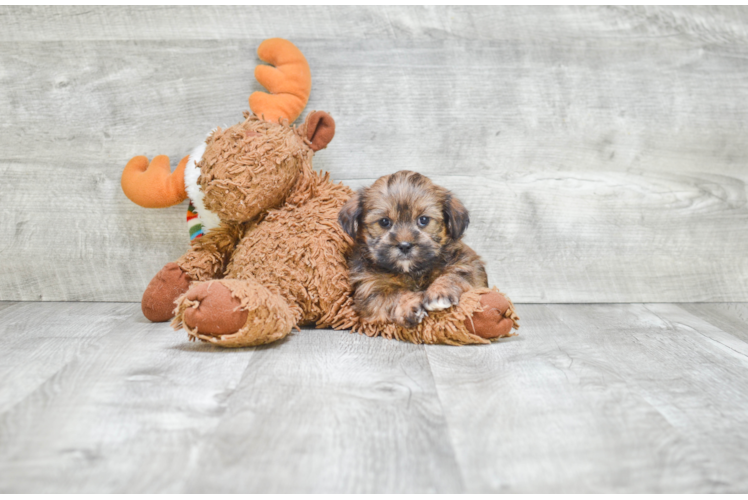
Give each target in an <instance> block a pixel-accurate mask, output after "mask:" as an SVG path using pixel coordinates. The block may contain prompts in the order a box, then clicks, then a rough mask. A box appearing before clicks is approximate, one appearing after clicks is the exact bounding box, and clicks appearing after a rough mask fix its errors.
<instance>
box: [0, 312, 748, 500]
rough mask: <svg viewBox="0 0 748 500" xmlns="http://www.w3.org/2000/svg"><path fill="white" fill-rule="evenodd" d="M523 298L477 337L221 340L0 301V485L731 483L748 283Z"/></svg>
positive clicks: (397, 488)
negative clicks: (513, 316) (621, 299)
mask: <svg viewBox="0 0 748 500" xmlns="http://www.w3.org/2000/svg"><path fill="white" fill-rule="evenodd" d="M519 311H520V313H521V316H522V320H523V328H522V330H521V336H519V337H516V338H512V339H508V340H505V341H502V342H499V343H496V344H493V345H490V346H475V347H463V348H454V347H445V346H416V345H410V344H405V343H400V342H396V341H387V340H382V339H378V338H376V339H370V338H366V337H363V336H359V335H353V334H350V333H347V332H334V331H327V330H303V331H302V332H300V333H295V334H293V335H291V336H290V337H288V338H287V339H285V340H284V341H281V342H278V343H276V344H273V345H270V346H265V347H261V348H249V349H238V350H223V349H218V348H215V347H211V346H208V345H204V344H196V343H189V342H187V341H186V336H185V334H184V332H178V333H175V332H173V331H172V330H171V329H170V328H169V327H168V326H167V325H165V324H150V323H148V322H147V321H146V320H145V319H144V318H143V317H142V315H141V313H140V308H139V305H138V304H132V303H30V302H23V303H21V302H19V303H9V302H5V303H0V381H1V382H0V492H3V493H6V492H214V491H219V492H460V491H465V492H746V491H748V474H747V473H746V471H748V343H747V341H748V304H744V303H730V304H724V303H722V304H681V305H675V304H619V305H558V304H556V305H542V304H536V305H520V306H519Z"/></svg>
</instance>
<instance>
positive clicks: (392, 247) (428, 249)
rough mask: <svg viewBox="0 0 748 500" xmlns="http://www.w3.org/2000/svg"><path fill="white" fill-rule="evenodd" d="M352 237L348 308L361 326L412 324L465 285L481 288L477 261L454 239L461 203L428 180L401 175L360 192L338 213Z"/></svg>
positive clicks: (483, 280)
mask: <svg viewBox="0 0 748 500" xmlns="http://www.w3.org/2000/svg"><path fill="white" fill-rule="evenodd" d="M338 221H339V222H340V225H341V226H343V229H344V230H345V231H346V232H347V233H348V234H349V235H350V236H351V237H352V238H353V239H354V240H355V245H354V248H353V253H352V255H351V257H350V259H349V268H350V273H351V284H352V286H353V289H354V308H355V309H356V311H357V312H358V313H359V314H360V315H361V317H362V318H364V319H365V320H367V321H372V322H379V321H393V322H395V323H397V324H399V325H402V326H407V327H413V326H416V325H417V324H418V323H420V322H421V320H423V318H424V317H425V316H426V314H428V313H427V311H438V310H441V309H447V308H448V307H451V306H453V305H455V304H457V303H458V302H459V300H460V296H461V295H462V293H463V292H465V291H467V290H470V289H471V288H477V287H487V286H488V279H487V277H486V271H485V269H484V267H483V262H482V261H481V259H480V257H478V255H477V254H476V253H475V252H474V251H473V250H472V249H471V248H470V247H468V246H467V245H465V244H464V243H463V242H462V241H460V238H462V235H463V233H464V232H465V229H467V227H468V223H469V222H470V220H469V218H468V212H467V210H466V209H465V207H464V206H463V204H462V203H461V202H460V200H458V199H457V198H455V197H454V195H452V193H450V192H449V191H448V190H446V189H444V188H443V187H440V186H437V185H435V184H434V183H433V182H431V180H430V179H429V178H428V177H424V176H423V175H421V174H419V173H416V172H410V171H408V170H401V171H400V172H397V173H394V174H392V175H386V176H384V177H380V178H379V179H378V180H377V181H376V182H375V183H374V184H373V185H372V186H370V187H368V188H362V189H360V190H359V191H358V192H357V193H356V194H355V195H353V197H352V198H351V199H350V200H348V202H347V203H346V204H345V205H344V206H343V208H342V209H341V211H340V214H339V215H338Z"/></svg>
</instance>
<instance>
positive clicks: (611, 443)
mask: <svg viewBox="0 0 748 500" xmlns="http://www.w3.org/2000/svg"><path fill="white" fill-rule="evenodd" d="M519 312H520V314H521V315H522V319H523V321H524V322H525V324H526V325H529V328H528V329H525V330H524V331H523V332H522V333H523V335H521V336H520V337H517V338H514V339H511V340H509V341H504V342H501V343H499V344H494V345H492V346H491V347H490V348H488V349H473V348H467V349H444V348H441V347H436V346H434V347H427V353H428V356H429V362H430V364H431V367H432V370H433V373H434V377H435V379H436V384H437V390H438V392H439V397H440V399H441V401H442V404H443V407H444V409H445V415H446V418H447V423H448V425H449V428H450V433H451V437H452V441H453V443H455V453H456V454H457V459H458V462H459V463H460V465H461V467H462V470H463V474H464V476H463V477H464V481H465V484H466V485H467V488H468V490H469V491H473V492H486V491H495V492H745V491H746V489H748V480H747V478H746V476H745V474H744V471H745V470H746V467H748V461H747V459H746V455H745V445H746V443H747V442H748V417H747V416H746V415H748V413H746V410H748V393H746V391H745V387H747V386H748V344H746V343H745V342H743V341H742V340H740V339H738V338H736V337H733V336H731V335H730V334H728V333H726V332H723V331H721V330H719V329H718V328H716V327H714V326H712V325H710V324H708V323H707V322H705V321H704V320H701V319H700V318H698V317H696V316H694V315H691V314H688V313H687V312H686V310H685V309H683V308H680V307H678V306H676V305H672V304H631V305H573V306H572V305H568V306H564V305H527V304H525V305H522V307H521V309H520V310H519ZM736 349H737V350H736ZM468 420H469V421H470V425H469V426H468V425H466V424H465V422H466V421H468ZM476 428H477V429H491V431H490V432H488V431H487V432H485V433H480V432H475V430H474V429H476Z"/></svg>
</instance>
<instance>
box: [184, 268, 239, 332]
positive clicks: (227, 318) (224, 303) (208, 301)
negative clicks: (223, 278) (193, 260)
mask: <svg viewBox="0 0 748 500" xmlns="http://www.w3.org/2000/svg"><path fill="white" fill-rule="evenodd" d="M186 298H187V300H189V301H191V302H193V303H197V306H195V307H190V308H188V309H185V311H184V323H185V324H186V325H187V326H188V327H189V328H191V329H195V330H197V331H199V332H200V333H202V334H207V335H216V336H218V335H226V334H231V333H236V332H238V331H239V330H240V329H241V328H242V327H243V326H244V324H245V323H246V322H247V314H248V313H247V311H245V310H242V309H241V306H242V302H241V300H239V299H238V298H236V297H233V296H232V294H231V290H229V289H228V288H226V287H225V286H224V285H223V284H221V283H220V282H218V281H209V282H206V283H200V284H198V285H195V286H194V287H192V288H191V289H190V290H189V291H188V292H187V295H186Z"/></svg>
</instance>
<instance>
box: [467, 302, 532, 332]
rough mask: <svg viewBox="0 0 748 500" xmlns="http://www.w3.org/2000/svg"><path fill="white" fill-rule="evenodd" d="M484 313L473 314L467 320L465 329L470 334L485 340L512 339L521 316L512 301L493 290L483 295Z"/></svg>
mask: <svg viewBox="0 0 748 500" xmlns="http://www.w3.org/2000/svg"><path fill="white" fill-rule="evenodd" d="M480 303H481V306H482V308H483V311H479V312H476V313H474V314H473V316H472V318H468V319H466V320H465V327H466V328H467V329H468V331H469V332H470V333H473V334H475V335H478V336H479V337H482V338H484V339H498V338H501V337H511V336H513V335H514V334H512V333H510V332H511V331H512V328H517V327H519V323H518V321H519V316H517V314H516V313H515V312H514V305H513V304H512V301H511V300H509V299H508V298H506V297H505V296H504V294H502V293H500V292H497V291H496V290H493V291H491V292H489V293H486V294H483V295H481V298H480Z"/></svg>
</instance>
